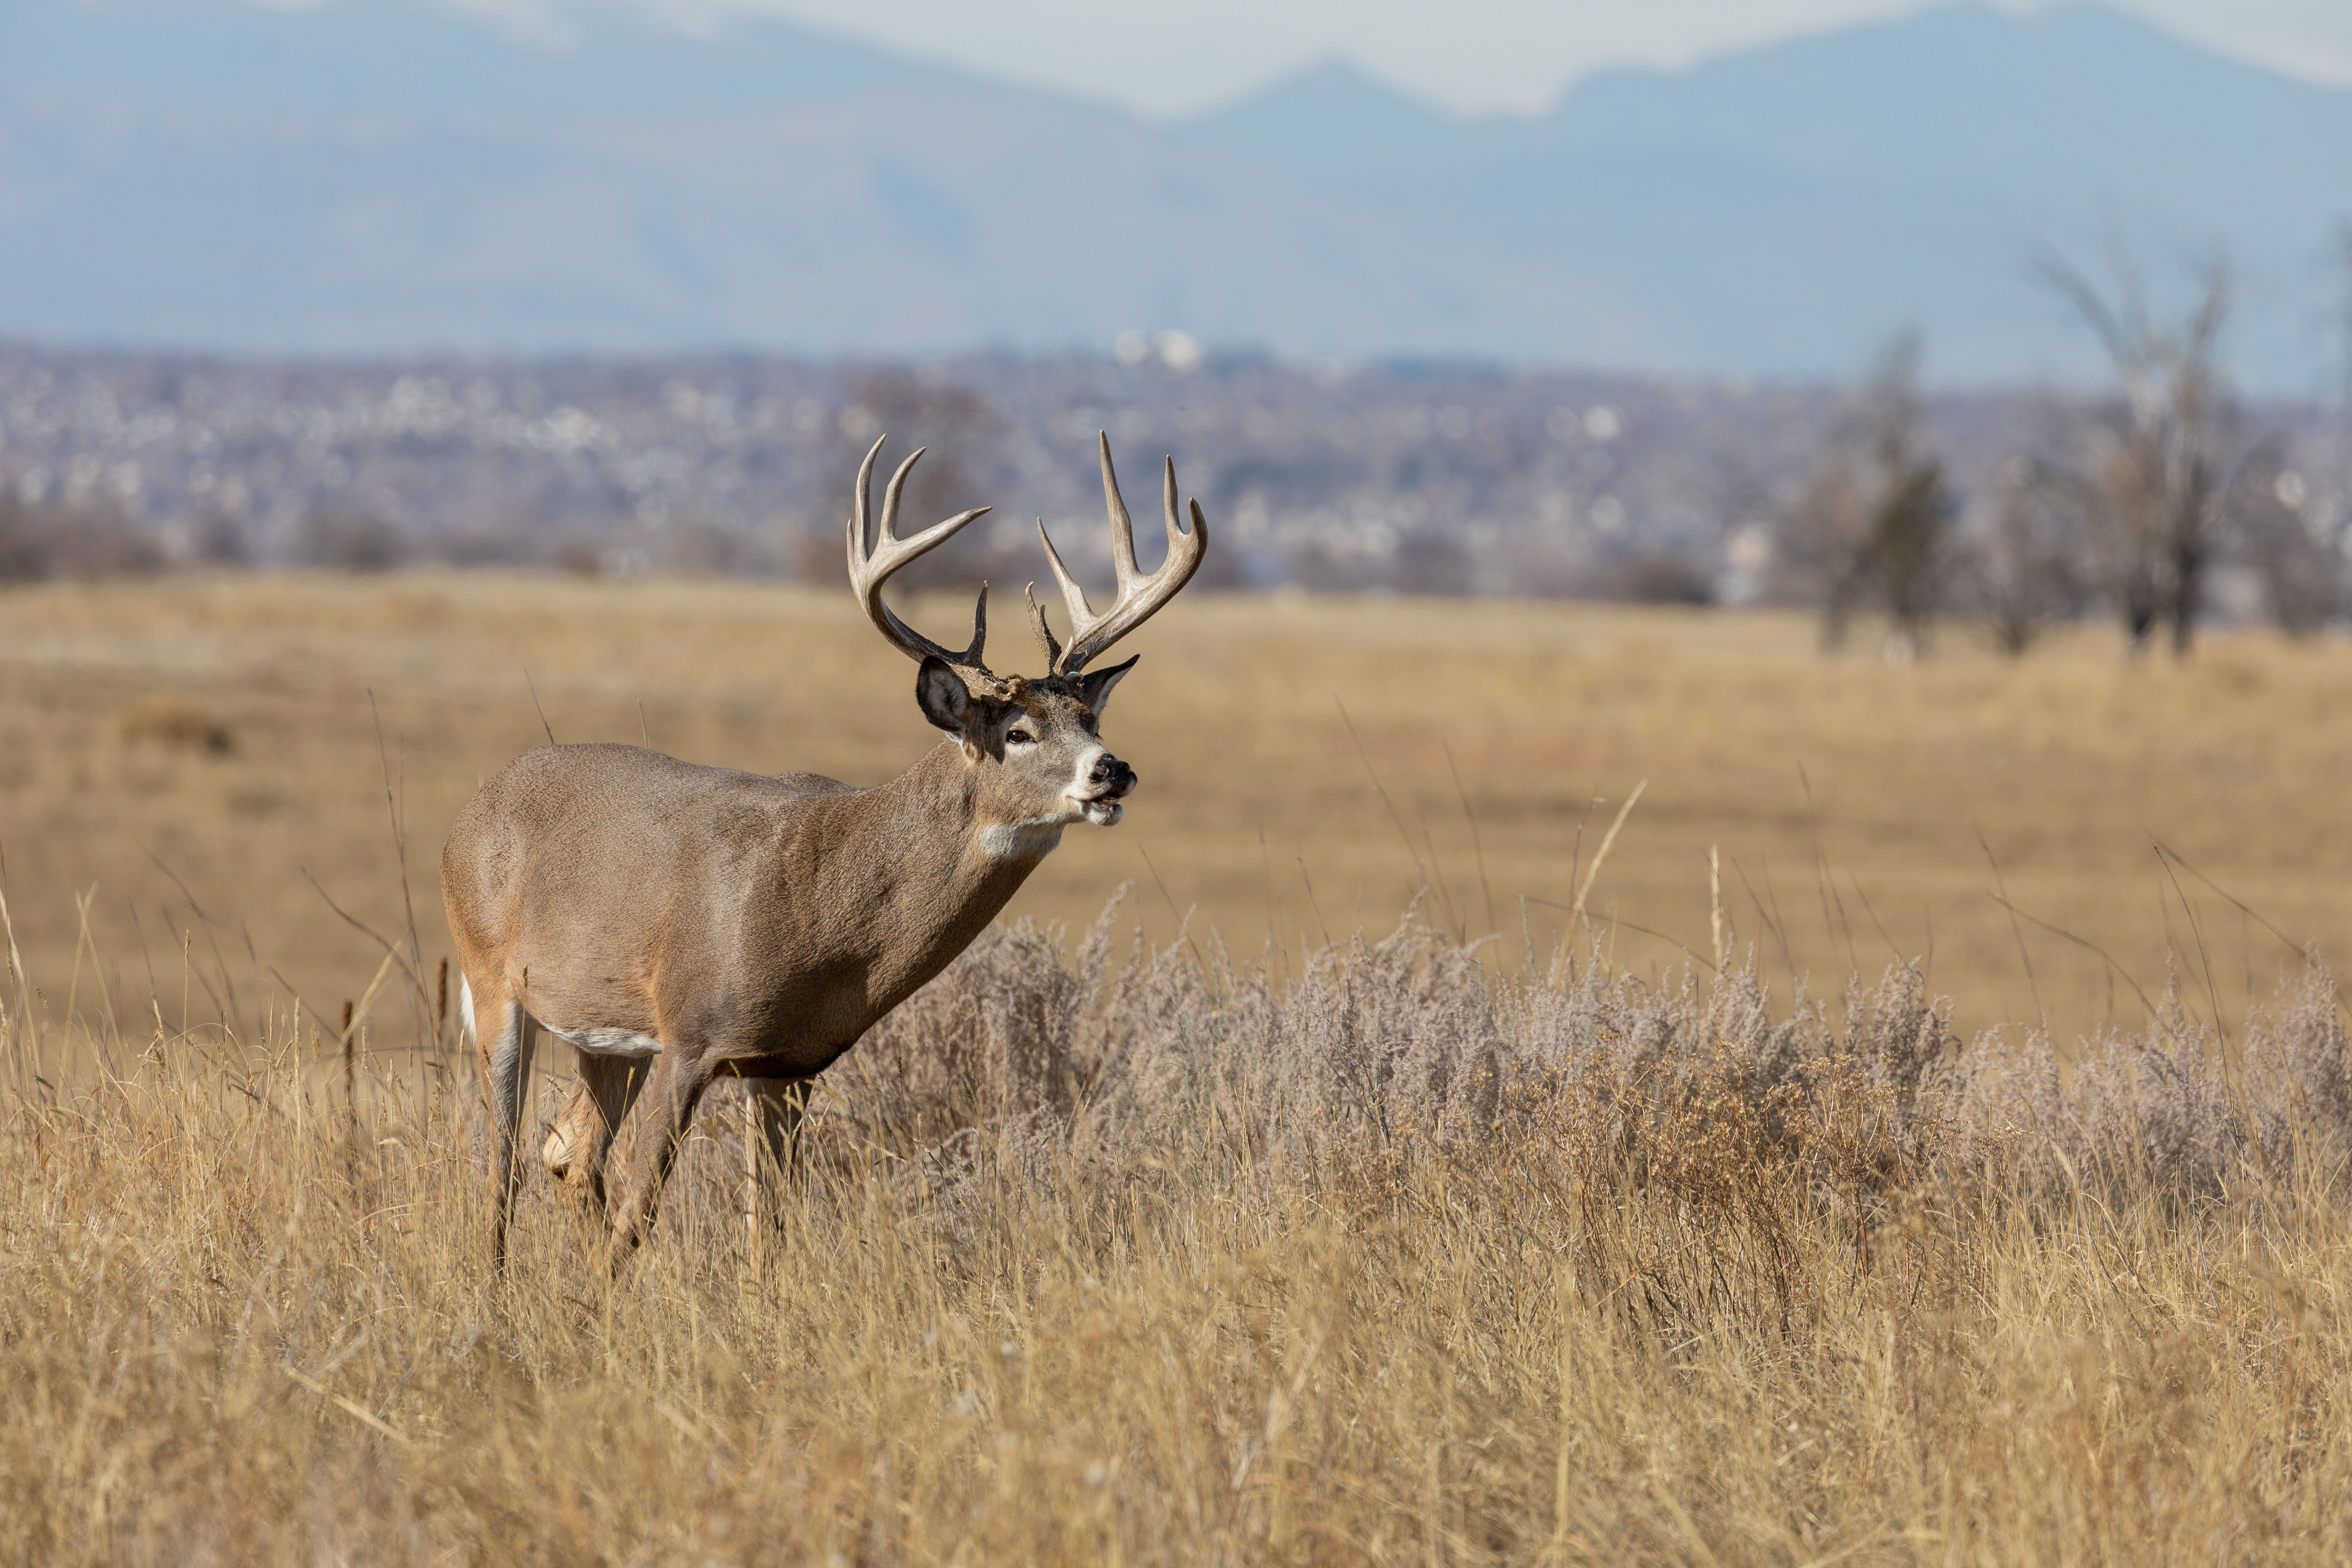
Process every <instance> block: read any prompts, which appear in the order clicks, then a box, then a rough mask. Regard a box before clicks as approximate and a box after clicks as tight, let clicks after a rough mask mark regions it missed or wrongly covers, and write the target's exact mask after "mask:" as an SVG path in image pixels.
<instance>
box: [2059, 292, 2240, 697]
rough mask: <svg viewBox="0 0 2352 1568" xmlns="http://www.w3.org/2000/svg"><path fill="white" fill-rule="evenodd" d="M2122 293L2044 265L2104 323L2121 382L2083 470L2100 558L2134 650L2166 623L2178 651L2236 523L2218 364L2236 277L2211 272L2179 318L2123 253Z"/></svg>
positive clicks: (2229, 415) (2232, 428) (2068, 296)
mask: <svg viewBox="0 0 2352 1568" xmlns="http://www.w3.org/2000/svg"><path fill="white" fill-rule="evenodd" d="M2042 274H2043V276H2044V277H2045V278H2046V279H2048V281H2049V282H2050V284H2051V286H2052V287H2053V288H2054V289H2056V290H2057V291H2058V292H2059V293H2060V294H2061V295H2062V296H2063V298H2064V299H2065V300H2066V301H2067V302H2068V303H2069V304H2071V305H2072V306H2073V307H2074V310H2075V311H2076V313H2077V314H2079V315H2080V316H2081V317H2082V318H2083V320H2084V322H2085V323H2086V324H2087V325H2088V326H2089V327H2090V328H2091V330H2092V331H2094V332H2095V333H2096V334H2097V335H2098V338H2099V342H2100V343H2101V345H2102V346H2104V347H2105V350H2106V351H2107V356H2108V358H2109V360H2110V361H2111V362H2112V363H2113V364H2114V366H2115V371H2116V376H2117V378H2118V379H2119V380H2120V381H2121V382H2122V384H2123V397H2122V402H2121V404H2120V405H2119V407H2118V408H2117V409H2116V412H2115V415H2114V416H2113V417H2112V419H2111V420H2110V421H2109V425H2108V428H2107V430H2106V431H2105V440H2104V441H2103V443H2102V446H2103V447H2104V451H2103V452H2102V454H2101V456H2100V458H2099V459H2098V460H2097V461H2096V462H2095V464H2094V465H2093V466H2092V467H2091V468H2090V469H2089V471H2088V472H2087V473H2086V474H2085V475H2084V481H2085V482H2084V493H2085V495H2086V496H2087V497H2088V499H2089V501H2090V505H2089V508H2088V511H2087V518H2088V521H2090V523H2091V525H2092V526H2091V530H2090V531H2091V543H2092V558H2093V561H2094V563H2095V570H2096V572H2097V574H2098V577H2099V583H2100V586H2101V587H2102V588H2103V589H2104V590H2105V593H2106V595H2108V597H2109V599H2110V600H2111V601H2112V602H2113V604H2114V605H2115V607H2116V612H2117V614H2118V615H2120V616H2121V617H2122V619H2123V623H2124V630H2125V633H2126V636H2127V637H2129V638H2130V647H2131V651H2132V653H2133V654H2134V655H2135V656H2137V654H2138V653H2139V652H2140V651H2141V650H2142V649H2143V648H2145V647H2147V640H2148V638H2149V637H2150V636H2151V635H2152V634H2153V633H2154V632H2155V631H2156V629H2157V628H2158V626H2163V627H2166V628H2168V631H2169V634H2170V637H2171V641H2172V651H2173V653H2174V654H2175V655H2176V656H2183V655H2186V654H2187V653H2188V652H2189V645H2190V643H2191V641H2192V639H2193V638H2194V637H2195V636H2196V623H2197V616H2198V613H2199V610H2200V605H2201V600H2202V596H2203V594H2204V590H2205V581H2206V574H2207V573H2208V571H2209V570H2210V567H2211V565H2212V563H2213V559H2214V556H2215V555H2216V553H2217V552H2218V551H2219V550H2220V548H2221V544H2222V542H2223V541H2224V539H2225V536H2226V534H2227V532H2228V525H2229V521H2230V520H2229V512H2228V507H2227V505H2226V504H2225V502H2226V500H2228V495H2227V490H2228V486H2227V483H2226V478H2227V475H2228V471H2229V468H2230V467H2231V464H2230V459H2229V457H2228V454H2229V451H2230V449H2231V447H2232V446H2233V445H2234V444H2235V438H2236V428H2237V409H2236V405H2235V402H2234V400H2233V399H2232V398H2231V395H2230V393H2229V390H2228V388H2227V387H2226V386H2225V385H2224V384H2222V381H2221V374H2220V372H2219V371H2218V369H2217V368H2216V366H2215V364H2214V350H2215V347H2216V343H2217V341H2218V339H2219V338H2220V336H2221V325H2222V322H2223V321H2226V320H2227V319H2228V317H2229V313H2230V279H2229V274H2228V273H2227V271H2225V270H2224V269H2222V268H2220V267H2215V268H2212V269H2210V271H2208V272H2207V273H2206V275H2205V279H2204V284H2203V288H2202V289H2201V291H2200V298H2199V300H2198V303H2197V307H2196V309H2195V310H2192V311H2191V312H2190V313H2189V319H2188V320H2187V321H2186V322H2185V323H2184V324H2183V325H2182V326H2181V327H2179V329H2178V330H2168V329H2167V328H2166V327H2165V326H2163V325H2162V324H2161V323H2160V322H2158V321H2157V319H2156V317H2155V316H2154V315H2153V314H2152V313H2151V311H2150V310H2149V307H2148V303H2147V294H2146V291H2145V290H2144V289H2142V287H2141V286H2140V283H2139V281H2138V279H2137V278H2136V277H2135V276H2134V275H2133V273H2132V272H2131V270H2130V268H2128V267H2127V266H2126V265H2123V264H2121V263H2118V264H2117V266H2116V275H2117V283H2116V290H2115V293H2114V296H2113V298H2112V299H2111V298H2110V297H2109V296H2108V294H2106V293H2105V292H2104V291H2103V290H2102V289H2100V288H2099V287H2098V286H2097V285H2096V284H2095V283H2093V282H2092V281H2091V279H2088V278H2087V277H2085V276H2084V274H2083V273H2082V272H2080V271H2079V270H2077V269H2076V268H2074V267H2072V266H2070V265H2068V264H2067V263H2065V262H2063V261H2060V260H2054V259H2053V260H2050V261H2046V262H2045V263H2044V264H2043V266H2042Z"/></svg>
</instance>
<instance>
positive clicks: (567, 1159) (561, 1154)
mask: <svg viewBox="0 0 2352 1568" xmlns="http://www.w3.org/2000/svg"><path fill="white" fill-rule="evenodd" d="M652 1065H653V1064H652V1063H651V1062H649V1061H647V1060H646V1059H645V1058H641V1057H605V1056H592V1055H590V1054H589V1053H587V1052H585V1051H583V1052H581V1053H580V1081H579V1082H578V1083H576V1084H574V1085H573V1086H572V1097H571V1098H570V1099H569V1100H565V1101H564V1102H563V1110H562V1114H561V1115H559V1116H558V1117H557V1118H556V1119H555V1127H554V1130H553V1131H551V1132H549V1133H548V1135H547V1142H546V1143H545V1144H543V1145H542V1146H541V1149H540V1161H541V1163H543V1164H544V1165H546V1167H547V1170H548V1173H549V1174H550V1175H551V1176H553V1177H554V1178H555V1180H556V1183H557V1184H558V1185H559V1186H561V1187H562V1189H563V1191H564V1192H565V1194H567V1195H569V1196H570V1197H571V1199H572V1202H573V1204H575V1205H577V1206H578V1207H579V1209H580V1211H581V1213H582V1214H583V1215H585V1216H586V1217H587V1218H588V1219H589V1220H590V1222H591V1223H592V1224H594V1225H596V1226H598V1228H600V1229H601V1228H602V1227H603V1223H604V1217H605V1214H604V1211H605V1180H604V1172H605V1168H606V1165H607V1163H608V1162H609V1161H610V1160H611V1159H612V1158H613V1157H614V1156H615V1155H616V1154H617V1155H618V1157H619V1158H620V1159H621V1161H622V1163H623V1165H624V1166H625V1165H626V1164H627V1160H628V1152H627V1146H626V1143H627V1141H626V1140H625V1138H623V1137H622V1129H623V1127H624V1125H625V1123H626V1122H627V1121H628V1116H629V1108H630V1107H631V1106H633V1105H635V1103H636V1099H637V1091H638V1090H639V1089H643V1088H644V1087H645V1083H646V1070H647V1069H648V1068H650V1067H651V1066H652Z"/></svg>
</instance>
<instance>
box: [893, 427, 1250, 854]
mask: <svg viewBox="0 0 2352 1568" xmlns="http://www.w3.org/2000/svg"><path fill="white" fill-rule="evenodd" d="M887 438H888V437H884V438H883V439H885V440H887ZM1097 441H1098V443H1099V445H1100V447H1101V454H1102V478H1103V500H1104V503H1105V505H1106V506H1107V507H1108V510H1109V512H1110V544H1111V564H1112V568H1113V570H1114V571H1115V573H1116V574H1117V577H1118V590H1117V592H1118V597H1117V599H1116V600H1115V601H1114V602H1113V604H1112V605H1111V606H1110V608H1109V609H1108V610H1106V611H1104V612H1103V613H1102V614H1101V615H1099V616H1098V615H1096V614H1095V613H1094V610H1093V608H1092V606H1091V605H1088V604H1087V596H1086V593H1085V591H1084V590H1083V589H1081V588H1080V587H1079V586H1078V585H1077V584H1076V583H1075V582H1073V581H1072V580H1071V578H1070V574H1069V573H1068V571H1067V570H1066V569H1065V568H1064V566H1063V564H1062V557H1061V555H1060V552H1057V551H1055V548H1054V542H1053V540H1052V539H1051V538H1050V537H1048V536H1047V535H1046V532H1045V522H1044V521H1043V520H1042V519H1041V520H1040V521H1039V522H1038V524H1037V537H1038V538H1039V539H1040V540H1041V541H1043V542H1044V543H1045V559H1046V562H1047V563H1048V564H1049V565H1051V566H1052V568H1053V572H1054V576H1055V581H1056V582H1058V583H1059V584H1061V589H1062V596H1063V600H1064V603H1065V604H1066V605H1067V607H1068V610H1069V616H1070V626H1071V632H1070V640H1069V643H1068V644H1067V645H1066V646H1065V645H1064V644H1062V643H1061V642H1059V641H1058V640H1056V639H1055V636H1054V633H1053V630H1052V628H1051V627H1050V626H1047V625H1046V621H1045V610H1044V608H1043V607H1042V606H1041V605H1039V604H1038V603H1037V594H1036V584H1034V583H1033V584H1030V585H1029V595H1028V598H1029V617H1030V625H1031V626H1032V628H1033V629H1034V631H1035V633H1036V635H1037V640H1038V642H1039V644H1040V645H1041V646H1042V647H1044V649H1045V675H1044V676H1043V677H1041V678H1038V679H1028V678H1025V677H1023V676H1017V675H1014V676H1000V675H998V674H996V673H995V672H993V671H992V670H991V669H990V668H988V666H987V664H986V662H985V660H984V658H983V657H982V656H983V649H984V645H985V644H986V642H987V640H988V584H985V583H982V584H981V588H980V600H979V603H978V604H977V605H975V606H974V607H973V610H972V617H971V646H970V647H966V648H964V649H962V650H961V651H960V652H958V651H952V650H950V649H948V648H946V647H941V646H940V644H938V643H935V642H933V641H931V640H930V639H929V637H924V636H923V635H922V634H921V633H919V632H918V631H916V630H915V629H914V628H912V627H911V626H908V625H907V623H906V622H904V621H902V620H900V619H899V618H898V616H897V615H896V614H895V613H894V612H893V611H892V610H891V609H890V607H889V606H888V605H886V604H884V603H883V602H882V585H883V584H885V583H887V581H888V580H889V578H890V576H891V575H892V574H894V573H896V572H898V570H899V569H900V568H901V567H903V566H905V565H906V564H907V563H908V562H910V561H913V560H915V559H916V558H917V557H919V556H920V555H922V554H924V553H925V552H929V551H931V550H935V549H937V548H939V546H940V545H941V544H944V543H946V542H947V541H948V540H950V538H952V537H954V535H955V534H956V532H957V531H959V530H961V528H963V527H964V526H965V525H966V524H968V523H970V522H971V521H973V520H974V519H975V518H978V517H981V516H982V515H984V514H985V513H986V512H987V511H988V510H989V509H988V508H986V507H977V508H974V509H973V510H971V511H967V512H962V513H960V514H958V515H957V516H954V517H951V518H949V519H948V520H947V521H944V522H940V523H935V524H933V525H932V526H931V527H929V528H927V529H925V530H924V531H922V532H920V533H918V534H916V535H914V536H913V537H912V538H909V539H904V540H902V539H900V538H898V532H897V525H898V500H899V497H900V496H901V494H903V493H904V491H905V489H906V487H907V476H908V474H909V473H910V472H911V471H912V470H913V468H914V467H915V462H916V459H917V458H920V457H921V456H922V455H923V449H922V448H920V447H918V448H917V449H916V450H915V452H914V453H913V454H912V455H911V456H909V457H908V458H907V460H906V461H905V462H903V463H901V464H899V465H898V471H897V472H896V473H894V474H892V475H891V476H890V482H889V483H888V484H887V486H885V487H884V489H883V491H882V516H881V520H880V525H879V527H878V528H875V529H872V530H869V528H868V524H867V514H868V512H869V510H871V487H872V482H873V473H874V461H875V459H876V458H877V457H878V456H880V454H881V451H882V441H879V440H877V441H876V442H875V443H874V446H873V449H872V450H870V451H868V452H867V453H866V461H865V462H864V463H863V464H862V465H860V466H859V468H858V470H857V490H856V505H855V507H854V509H853V510H852V511H851V513H850V518H849V538H848V543H849V582H850V586H851V588H852V589H853V590H854V591H855V592H856V595H857V598H858V602H859V603H860V604H861V605H864V606H865V607H866V616H867V618H869V619H870V620H872V621H873V623H874V625H875V627H876V629H877V630H878V631H880V632H881V634H882V635H883V637H885V638H886V639H887V640H888V642H889V643H890V645H891V646H892V647H896V648H897V649H898V651H899V652H901V653H903V654H905V655H906V656H907V657H908V658H912V659H914V660H915V661H916V662H917V664H918V666H919V668H918V670H917V673H916V677H915V700H916V703H917V705H918V706H919V707H920V708H921V710H922V713H923V717H924V718H926V719H928V720H929V721H930V722H931V723H932V724H934V725H936V726H938V727H939V728H940V729H941V730H944V731H947V732H948V733H949V734H950V736H952V737H954V738H955V739H956V741H957V742H959V744H960V745H961V748H962V751H963V756H964V761H965V763H966V765H967V766H968V767H969V768H970V769H971V785H972V788H973V793H974V795H975V797H976V803H977V807H978V810H979V813H980V821H981V824H982V829H981V841H982V847H983V848H984V849H985V850H986V851H987V852H988V853H989V854H990V855H992V856H993V857H995V858H1000V859H1020V858H1034V857H1035V856H1039V855H1043V854H1044V853H1045V851H1046V850H1048V849H1050V848H1052V847H1054V845H1055V844H1056V843H1058V842H1060V839H1061V835H1062V829H1063V828H1064V827H1065V826H1068V825H1069V824H1071V823H1074V822H1091V823H1094V824H1096V825H1097V826H1104V827H1108V826H1110V825H1112V824H1113V823H1116V822H1117V821H1118V820H1119V818H1120V816H1122V815H1124V813H1125V807H1124V806H1123V805H1121V804H1120V802H1121V801H1122V800H1123V799H1124V797H1125V796H1126V795H1128V794H1129V792H1130V791H1131V790H1133V789H1134V788H1135V785H1136V775H1135V770H1134V769H1133V768H1131V767H1129V766H1128V765H1127V764H1126V763H1123V762H1120V761H1119V760H1118V758H1117V757H1115V756H1113V755H1112V754H1111V753H1110V750H1109V748H1108V747H1107V746H1105V745H1104V744H1103V742H1102V740H1101V724H1102V716H1103V710H1104V709H1105V708H1106V707H1107V706H1108V704H1109V701H1110V694H1111V690H1112V689H1113V688H1114V687H1116V686H1118V683H1119V681H1120V680H1121V679H1123V678H1124V677H1125V676H1126V674H1127V672H1128V671H1129V670H1130V669H1132V668H1135V663H1136V661H1135V660H1134V659H1133V658H1129V659H1128V660H1126V661H1125V662H1124V663H1121V664H1115V665H1112V666H1110V667H1108V668H1104V669H1097V670H1093V671H1088V670H1087V668H1086V667H1087V664H1088V663H1090V662H1091V661H1093V660H1094V659H1095V658H1097V657H1098V656H1099V655H1101V654H1102V653H1104V652H1105V651H1107V650H1108V648H1109V647H1111V646H1112V645H1113V644H1114V643H1116V642H1118V639H1119V638H1121V637H1125V636H1126V635H1127V634H1128V633H1129V632H1131V631H1133V630H1134V629H1135V628H1136V627H1138V626H1141V625H1142V624H1143V623H1144V622H1145V621H1147V620H1149V619H1150V618H1151V616H1153V615H1154V614H1155V613H1157V612H1158V611H1159V609H1160V606H1161V605H1165V604H1167V603H1168V601H1169V600H1171V599H1172V598H1174V597H1175V596H1176V594H1177V592H1178V591H1179V590H1181V588H1182V587H1183V586H1184V584H1186V583H1188V582H1190V581H1191V580H1192V574H1193V573H1195V572H1197V571H1199V570H1200V567H1201V562H1202V558H1203V557H1204V556H1205V555H1206V554H1207V552H1208V548H1209V527H1208V521H1207V520H1206V519H1205V518H1203V517H1202V515H1201V503H1200V502H1199V501H1197V500H1195V501H1193V502H1192V529H1191V530H1190V531H1186V530H1185V529H1184V528H1183V527H1182V525H1181V522H1180V521H1179V520H1178V516H1177V510H1176V463H1175V459H1174V458H1170V459H1169V460H1168V464H1167V472H1166V478H1165V482H1164V484H1163V487H1162V491H1163V497H1164V503H1165V510H1166V512H1167V525H1168V559H1167V560H1166V562H1164V563H1162V564H1161V565H1160V569H1159V570H1158V571H1157V572H1150V573H1147V572H1144V571H1142V570H1141V569H1140V568H1139V567H1138V566H1137V564H1136V561H1135V525H1134V522H1133V521H1132V520H1131V519H1130V518H1129V515H1128V510H1127V503H1126V502H1125V501H1124V500H1121V499H1120V496H1119V493H1118V474H1117V473H1116V472H1115V471H1114V470H1113V468H1112V467H1111V459H1110V439H1109V437H1108V436H1098V437H1097ZM869 531H870V532H871V533H872V534H873V537H872V539H871V540H870V541H869V539H868V534H869Z"/></svg>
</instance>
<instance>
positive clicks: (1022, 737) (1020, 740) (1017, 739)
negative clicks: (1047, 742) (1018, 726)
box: [1004, 730, 1037, 746]
mask: <svg viewBox="0 0 2352 1568" xmlns="http://www.w3.org/2000/svg"><path fill="white" fill-rule="evenodd" d="M1004 743H1005V744H1006V745H1008V746H1034V745H1035V744H1036V743H1037V737H1036V736H1034V735H1033V734H1031V733H1030V732H1029V731H1026V730H1007V731H1005V732H1004Z"/></svg>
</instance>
